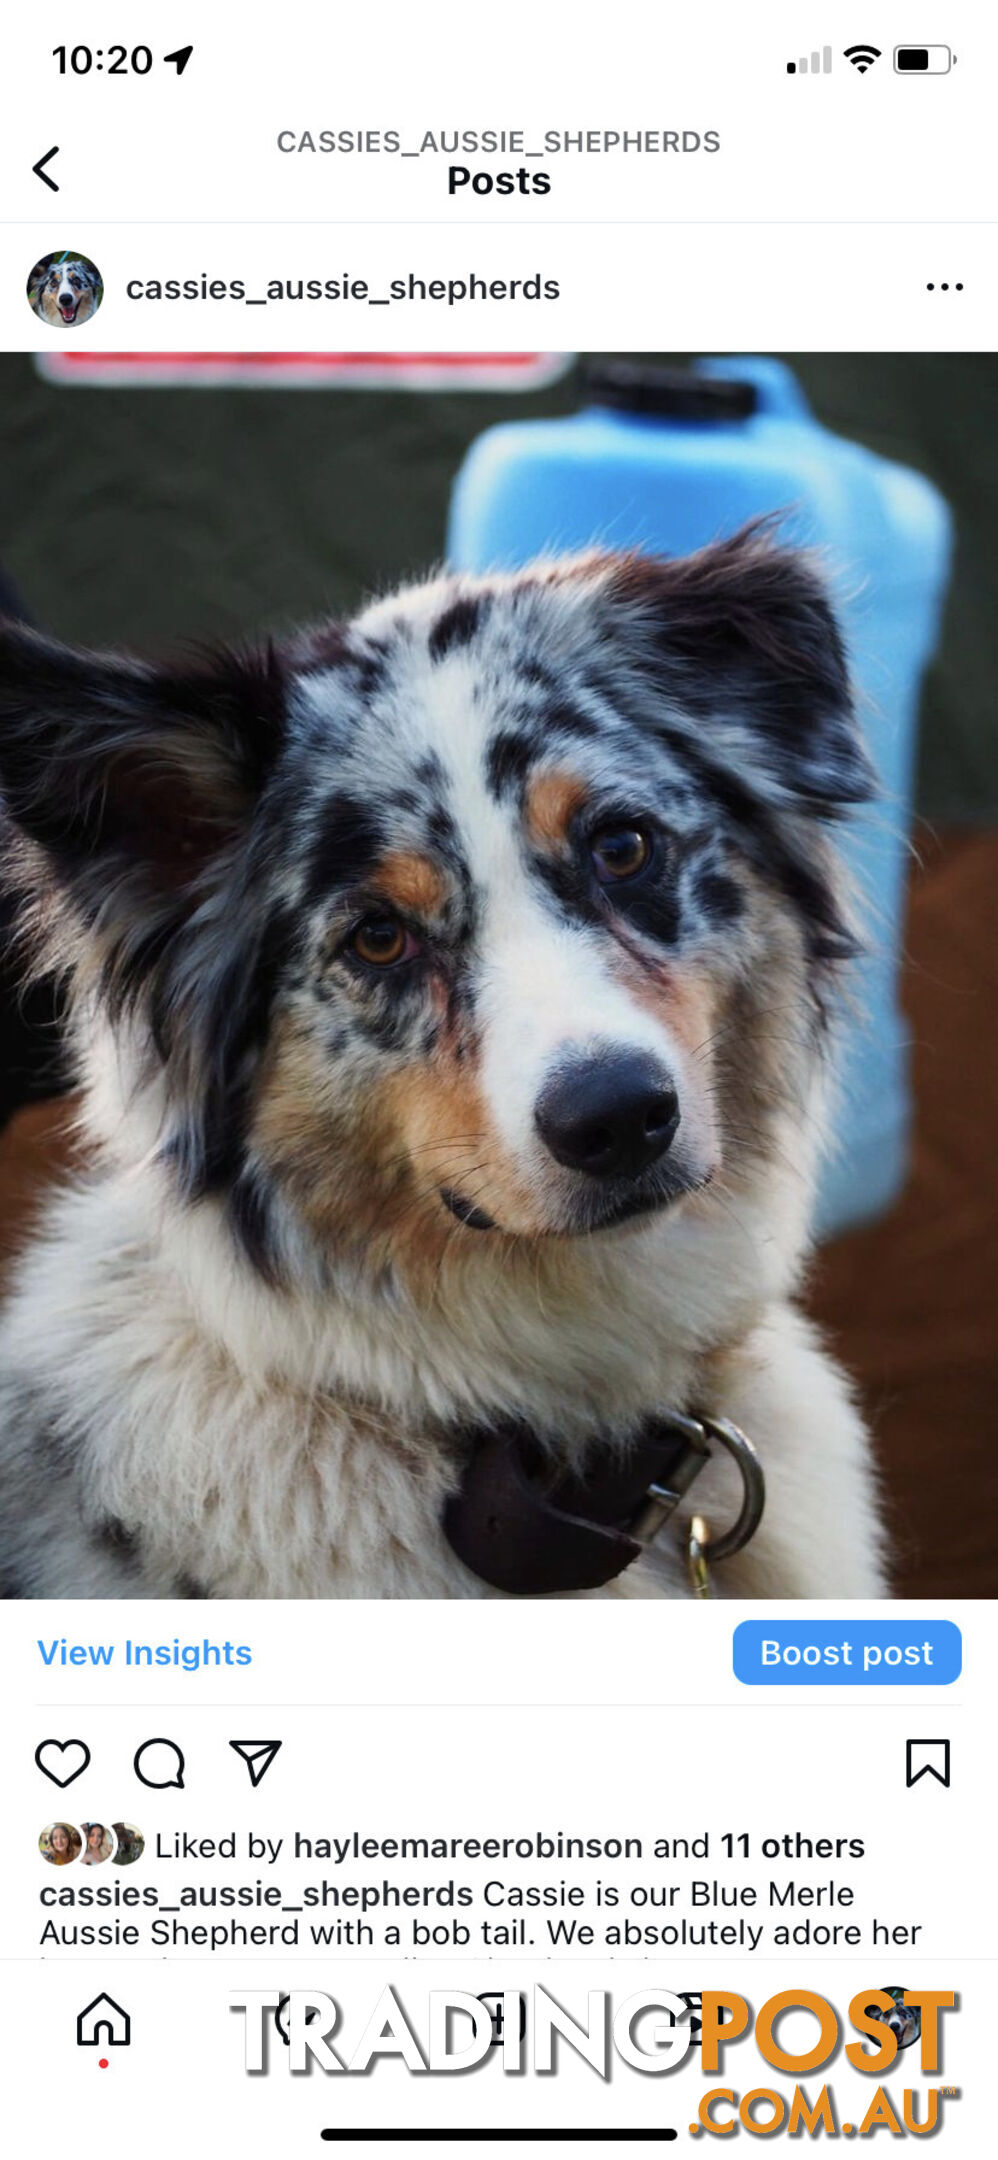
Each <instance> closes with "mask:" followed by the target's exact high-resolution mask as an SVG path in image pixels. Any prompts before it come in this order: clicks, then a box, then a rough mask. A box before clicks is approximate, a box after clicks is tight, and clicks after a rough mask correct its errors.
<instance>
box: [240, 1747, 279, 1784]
mask: <svg viewBox="0 0 998 2160" xmlns="http://www.w3.org/2000/svg"><path fill="white" fill-rule="evenodd" d="M283 1745H284V1743H283V1741H282V1740H230V1741H229V1746H230V1748H234V1750H235V1752H236V1754H237V1755H241V1756H242V1759H243V1761H244V1763H245V1764H246V1768H247V1770H248V1771H249V1774H250V1784H251V1785H259V1783H260V1779H261V1778H262V1777H266V1775H267V1772H268V1770H269V1769H270V1765H271V1763H272V1762H273V1760H274V1756H275V1755H276V1753H277V1750H278V1748H279V1747H283Z"/></svg>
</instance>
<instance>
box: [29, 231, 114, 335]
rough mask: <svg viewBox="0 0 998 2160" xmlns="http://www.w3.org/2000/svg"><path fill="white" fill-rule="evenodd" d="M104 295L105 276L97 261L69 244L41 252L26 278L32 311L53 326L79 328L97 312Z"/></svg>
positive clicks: (57, 327)
mask: <svg viewBox="0 0 998 2160" xmlns="http://www.w3.org/2000/svg"><path fill="white" fill-rule="evenodd" d="M103 298H104V280H103V278H102V277H101V274H100V271H99V270H98V268H97V265H96V263H92V262H91V261H90V258H89V256H87V255H74V254H73V252H72V250H71V249H70V248H59V249H57V250H56V251H55V252H53V253H52V254H51V255H43V256H42V258H41V261H40V262H36V264H35V267H34V269H33V270H32V271H31V273H30V275H29V278H28V300H29V302H30V304H31V306H32V308H33V309H34V311H35V314H36V315H37V316H38V317H39V319H40V320H41V321H42V322H46V323H50V324H51V325H52V328H53V329H55V330H78V329H79V327H80V324H81V323H85V322H89V321H90V318H91V316H92V315H96V313H97V310H98V308H99V306H100V304H101V301H102V300H103Z"/></svg>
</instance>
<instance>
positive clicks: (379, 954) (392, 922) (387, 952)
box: [347, 915, 419, 968]
mask: <svg viewBox="0 0 998 2160" xmlns="http://www.w3.org/2000/svg"><path fill="white" fill-rule="evenodd" d="M347 949H348V951H350V952H352V953H355V954H356V956H357V959H358V960H363V962H364V965H365V967H376V968H390V967H398V965H399V962H400V961H401V960H412V959H413V958H414V957H415V955H416V953H418V951H419V946H418V945H417V943H416V940H415V938H414V937H413V936H412V934H411V932H410V931H409V930H407V929H406V926H405V924H404V923H403V922H400V921H399V918H398V916H397V915H366V916H365V917H364V920H363V922H361V923H358V924H357V928H356V930H354V931H353V932H352V933H351V935H350V937H349V938H348V939H347Z"/></svg>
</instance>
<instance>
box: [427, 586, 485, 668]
mask: <svg viewBox="0 0 998 2160" xmlns="http://www.w3.org/2000/svg"><path fill="white" fill-rule="evenodd" d="M487 612H488V601H487V600H481V599H473V598H472V597H471V595H470V594H465V595H464V596H463V597H462V598H461V599H460V600H453V601H452V602H451V605H450V607H449V608H445V610H444V613H443V614H442V615H438V617H437V620H436V622H435V623H434V625H433V628H432V630H431V631H430V637H429V650H430V659H431V660H444V659H446V656H447V654H448V653H451V652H457V651H459V650H460V648H461V647H462V646H463V645H470V643H471V640H472V638H473V637H474V636H475V633H476V631H477V630H478V628H479V625H480V624H481V622H482V620H483V618H484V616H485V615H486V613H487Z"/></svg>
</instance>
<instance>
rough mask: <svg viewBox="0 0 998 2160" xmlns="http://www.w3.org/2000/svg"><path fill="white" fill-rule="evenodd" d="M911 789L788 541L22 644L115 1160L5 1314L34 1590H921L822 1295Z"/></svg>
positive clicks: (36, 913) (4, 712) (812, 577)
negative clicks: (886, 1532)
mask: <svg viewBox="0 0 998 2160" xmlns="http://www.w3.org/2000/svg"><path fill="white" fill-rule="evenodd" d="M870 780H871V776H870V772H869V768H868V765H867V762H866V759H865V756H864V753H863V750H862V748H861V747H860V744H859V741H858V739H857V735H856V732H855V729H854V723H853V716H852V711H851V706H850V693H849V685H848V679H847V672H846V666H845V662H844V656H843V648H842V642H841V639H840V635H839V631H838V628H837V625H836V621H835V617H834V614H833V611H832V608H831V607H830V605H829V601H828V599H827V597H826V594H825V591H824V588H823V584H822V581H821V578H820V576H819V575H818V573H817V572H816V570H815V568H814V567H813V566H812V564H811V563H810V561H809V560H808V559H807V558H806V557H804V556H802V555H800V554H799V553H797V552H796V551H794V550H791V549H787V548H784V547H783V546H782V545H780V544H778V543H777V541H775V540H774V539H773V537H772V536H771V535H770V534H769V533H768V532H767V531H765V530H749V531H747V532H745V533H742V534H740V535H739V536H738V537H736V538H734V539H732V540H728V541H724V542H722V543H720V544H718V545H716V546H712V547H709V548H706V549H704V550H703V551H702V552H701V553H699V554H695V555H692V556H689V557H687V558H684V559H679V560H674V561H660V560H654V559H651V558H646V557H643V556H640V555H614V554H598V553H597V554H591V555H587V556H580V557H573V558H565V559H553V560H551V561H546V562H541V563H537V564H534V565H533V566H531V567H530V568H528V569H526V570H524V571H523V572H521V573H519V574H517V575H512V576H492V577H485V578H481V579H474V578H467V577H443V578H441V579H439V580H436V581H434V582H430V583H427V584H425V585H422V586H418V587H415V588H412V589H409V590H406V591H403V592H400V593H396V594H393V595H392V596H391V597H389V598H387V599H381V600H379V601H377V602H376V603H375V604H374V605H372V606H370V607H368V608H367V609H366V610H365V612H363V613H362V614H360V615H359V616H358V617H357V618H356V620H355V621H353V622H351V623H349V624H346V625H340V624H332V623H328V624H322V625H320V626H319V627H318V628H315V629H312V630H309V631H305V632H302V633H300V634H298V635H295V636H291V637H288V638H287V639H285V640H283V641H281V642H279V643H276V644H270V645H268V646H267V647H266V648H265V649H264V650H262V651H260V652H259V653H258V654H255V655H244V656H233V655H232V654H230V653H228V652H225V653H220V654H218V656H217V657H214V658H212V659H211V660H210V661H206V662H203V663H200V664H197V665H191V666H183V665H179V666H177V667H176V668H162V667H152V666H146V665H144V664H141V663H140V662H138V661H135V660H132V659H129V658H125V657H121V656H119V655H117V654H99V655H95V654H93V653H82V652H76V651H70V650H68V649H66V648H64V647H62V646H60V645H57V644H54V643H51V642H49V641H48V640H47V639H45V638H42V637H38V636H36V635H34V634H33V633H32V632H30V631H27V630H25V629H22V628H16V627H13V626H8V627H6V628H4V629H2V630H0V796H2V800H3V821H4V822H3V828H2V848H3V859H4V866H5V874H6V876H7V878H8V880H9V882H10V883H11V885H12V886H13V887H14V888H15V889H16V890H17V891H18V892H19V893H21V894H23V895H24V896H25V902H24V907H23V909H22V917H23V926H24V941H25V943H26V944H27V945H28V946H29V948H30V952H31V954H32V955H33V964H34V965H35V966H36V967H37V968H39V969H49V968H52V967H53V966H54V967H55V968H56V969H57V970H58V971H59V972H60V974H61V975H62V976H63V978H64V979H65V981H66V983H67V985H68V988H69V993H70V1003H71V1012H72V1027H73V1039H74V1052H75V1055H76V1058H77V1060H78V1066H79V1072H80V1077H81V1086H82V1112H81V1115H82V1120H83V1127H84V1132H85V1134H86V1136H87V1143H88V1146H87V1158H86V1159H87V1163H88V1167H87V1168H86V1169H85V1170H84V1171H81V1172H79V1173H78V1174H76V1176H75V1177H74V1179H73V1181H72V1182H71V1183H70V1184H69V1185H68V1186H67V1187H66V1189H64V1190H62V1191H61V1192H59V1194H58V1195H57V1196H56V1197H55V1198H54V1200H53V1201H52V1202H51V1203H50V1204H49V1208H48V1213H47V1215H46V1216H45V1218H44V1219H43V1221H42V1222H41V1224H40V1226H39V1228H38V1229H37V1230H36V1233H35V1235H34V1237H33V1239H32V1241H31V1243H30V1244H29V1246H28V1248H27V1250H26V1251H25V1252H24V1253H23V1255H22V1257H21V1260H20V1264H19V1269H18V1272H17V1274H16V1277H15V1279H14V1281H13V1284H12V1286H11V1289H10V1292H9V1295H8V1298H7V1302H6V1305H5V1308H4V1312H3V1318H2V1323H0V1476H2V1488H3V1489H2V1506H3V1529H2V1564H3V1579H4V1583H5V1586H6V1588H7V1590H8V1592H9V1594H11V1595H14V1596H27V1597H31V1596H53V1597H55V1596H67V1597H99V1596H100V1597H107V1596H110V1597H173V1596H198V1595H201V1596H205V1597H213V1598H233V1597H250V1598H266V1597H277V1598H295V1597H298V1598H323V1597H394V1598H413V1597H451V1598H455V1597H474V1596H492V1595H496V1594H516V1593H520V1592H527V1593H543V1592H545V1591H551V1590H553V1591H556V1592H564V1593H569V1594H570V1593H573V1592H575V1593H581V1594H586V1593H590V1594H591V1593H593V1592H597V1593H601V1594H603V1595H616V1596H621V1595H627V1596H635V1595H638V1596H657V1597H682V1596H685V1595H687V1594H688V1589H689V1584H690V1583H691V1582H693V1583H697V1582H699V1583H700V1584H701V1586H702V1582H703V1574H704V1567H703V1560H704V1552H705V1551H706V1557H707V1560H708V1561H709V1560H710V1558H711V1555H710V1544H711V1542H712V1541H713V1542H715V1544H716V1546H717V1565H716V1569H713V1570H712V1571H711V1572H712V1573H713V1579H714V1583H715V1586H716V1589H717V1591H718V1592H719V1594H722V1595H731V1596H749V1597H769V1598H771V1597H829V1598H830V1597H872V1596H877V1595H878V1594H881V1593H882V1590H883V1577H882V1572H881V1539H880V1531H879V1525H878V1509H877V1502H876V1494H875V1489H874V1484H873V1479H872V1472H871V1466H870V1459H869V1445H868V1441H867V1437H866V1434H865V1432H864V1428H863V1424H862V1421H861V1419H860V1417H859V1415H858V1413H857V1410H856V1407H855V1405H854V1403H853V1400H852V1397H851V1394H850V1390H849V1387H848V1385H847V1382H846V1380H845V1379H844V1377H843V1375H842V1374H841V1373H840V1372H839V1371H838V1370H837V1368H836V1367H835V1365H834V1364H833V1363H832V1362H831V1360H830V1359H829V1357H828V1356H827V1354H826V1353H825V1351H824V1350H823V1348H822V1346H821V1344H820V1343H819V1342H818V1341H817V1340H816V1338H815V1335H814V1332H813V1330H812V1328H811V1327H810V1326H809V1325H808V1324H807V1322H806V1321H805V1320H804V1319H803V1318H802V1317H801V1315H800V1314H799V1313H798V1312H797V1311H796V1310H795V1308H794V1305H793V1303H792V1299H793V1296H794V1292H795V1289H796V1287H797V1285H798V1282H799V1279H800V1275H801V1270H802V1264H803V1260H804V1257H805V1255H806V1250H807V1240H808V1218H809V1208H810V1201H811V1195H812V1189H813V1183H814V1176H815V1169H816V1164H817V1162H818V1159H819V1156H820V1152H821V1147H822V1142H823V1137H824V1131H825V1127H826V1125H827V1123H828V1122H829V1109H828V1104H829V1088H828V1071H829V1063H830V1059H829V1035H830V1033H834V1024H833V1023H834V1012H835V1008H836V1004H837V1002H838V999H839V980H838V979H839V976H840V974H841V973H842V969H843V964H844V962H845V961H846V960H847V959H848V957H849V955H850V952H851V951H852V949H853V946H852V939H851V935H850V930H849V926H848V921H847V917H846V912H845V908H844V903H843V899H842V894H841V878H840V873H839V870H838V866H837V860H836V853H835V848H834V845H833V835H834V830H835V827H836V825H837V823H838V822H839V821H840V820H841V818H842V817H843V815H844V813H845V812H846V811H847V810H848V808H849V806H850V805H852V804H855V803H858V802H860V801H862V800H863V799H864V798H865V797H867V795H868V794H869V792H870ZM732 1427H734V1428H737V1429H738V1430H739V1431H741V1432H743V1433H744V1434H745V1435H747V1436H748V1438H749V1439H750V1440H751V1441H752V1442H753V1443H754V1446H755V1449H756V1451H757V1454H758V1457H759V1459H760V1462H761V1466H762V1470H763V1471H764V1473H765V1481H766V1486H767V1496H766V1505H765V1512H764V1514H763V1515H762V1519H761V1522H760V1523H759V1524H758V1527H756V1528H755V1534H754V1536H753V1537H752V1538H751V1541H750V1542H748V1543H747V1544H745V1545H744V1546H743V1549H742V1550H740V1551H738V1552H737V1553H735V1554H734V1555H733V1556H730V1557H727V1558H725V1559H722V1558H721V1554H722V1553H723V1551H724V1544H723V1538H724V1536H725V1534H726V1533H727V1532H728V1531H729V1530H730V1526H731V1522H732V1518H733V1516H735V1515H737V1514H738V1512H739V1493H740V1490H741V1488H740V1486H739V1482H738V1476H737V1471H736V1468H735V1467H734V1465H733V1463H732V1460H731V1450H732V1448H733V1452H734V1453H735V1455H736V1456H738V1448H737V1446H734V1445H733V1442H732V1438H731V1428H732ZM718 1435H720V1438H721V1442H722V1444H721V1445H719V1446H715V1445H713V1442H714V1440H716V1439H717V1437H718ZM725 1436H727V1438H725ZM737 1438H738V1433H737V1431H736V1433H735V1435H734V1442H737ZM738 1459H739V1460H742V1457H741V1456H739V1457H738ZM694 1470H696V1471H697V1472H698V1473H699V1474H698V1475H697V1476H696V1477H695V1479H694V1478H693V1471H694ZM745 1475H746V1473H745V1469H744V1462H743V1477H744V1476H745ZM756 1482H758V1481H756ZM686 1487H688V1488H689V1489H688V1491H686V1490H685V1488H686ZM747 1490H748V1486H747V1485H746V1491H747ZM677 1495H684V1497H682V1498H681V1499H680V1503H679V1505H678V1507H676V1512H675V1516H674V1519H673V1520H672V1521H671V1522H666V1517H667V1516H668V1515H669V1513H670V1510H671V1509H672V1508H673V1506H674V1505H675V1503H676V1500H677ZM746 1508H747V1509H748V1512H749V1513H750V1514H751V1515H752V1524H753V1526H754V1525H755V1521H756V1518H757V1517H758V1513H759V1495H758V1492H756V1498H755V1502H754V1503H752V1502H750V1501H749V1500H747V1501H746ZM744 1515H745V1508H743V1509H742V1516H744ZM691 1520H692V1521H693V1528H692V1530H691V1529H690V1527H689V1526H690V1523H691ZM681 1526H682V1528H681ZM656 1530H658V1531H659V1534H658V1535H654V1534H653V1533H654V1532H655V1531H656ZM738 1542H739V1540H738V1539H737V1538H734V1539H729V1548H730V1544H731V1543H736V1544H737V1543H738ZM684 1546H685V1548H686V1549H685V1550H684ZM698 1560H699V1562H700V1571H699V1574H698V1572H697V1562H698ZM631 1562H634V1565H631V1564H630V1563H631ZM688 1570H689V1572H688Z"/></svg>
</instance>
